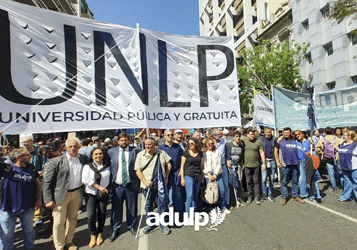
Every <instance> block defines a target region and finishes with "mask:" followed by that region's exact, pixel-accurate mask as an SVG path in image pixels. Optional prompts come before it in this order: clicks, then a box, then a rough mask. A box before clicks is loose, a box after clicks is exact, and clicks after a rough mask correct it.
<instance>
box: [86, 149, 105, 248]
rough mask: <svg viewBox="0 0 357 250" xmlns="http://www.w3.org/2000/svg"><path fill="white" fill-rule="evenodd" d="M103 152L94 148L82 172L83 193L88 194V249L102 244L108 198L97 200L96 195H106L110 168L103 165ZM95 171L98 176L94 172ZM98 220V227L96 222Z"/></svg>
mask: <svg viewBox="0 0 357 250" xmlns="http://www.w3.org/2000/svg"><path fill="white" fill-rule="evenodd" d="M104 154H105V150H104V149H103V148H94V149H93V150H92V152H91V160H92V162H91V163H89V164H91V166H90V165H89V164H87V165H84V167H83V171H82V182H83V184H84V185H85V192H86V193H87V194H88V201H87V214H88V230H89V232H90V242H89V245H88V247H89V248H93V247H95V246H99V245H101V244H102V243H103V229H104V224H105V218H106V213H107V204H108V200H109V197H107V198H105V199H98V196H97V193H98V192H102V193H104V194H107V193H108V190H107V189H106V187H107V186H108V185H109V183H110V167H109V166H106V165H105V164H104V163H103V158H104ZM93 168H95V169H97V170H98V171H99V172H100V173H99V175H98V174H97V173H96V172H97V171H94V169H93ZM97 218H98V227H96V221H97Z"/></svg>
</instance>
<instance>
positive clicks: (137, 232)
mask: <svg viewBox="0 0 357 250" xmlns="http://www.w3.org/2000/svg"><path fill="white" fill-rule="evenodd" d="M149 194H150V188H148V192H147V193H146V197H145V203H144V207H143V210H142V211H141V216H140V220H139V226H138V229H137V230H136V236H135V239H137V238H138V234H139V230H140V226H141V221H142V219H143V215H144V211H145V206H146V202H147V200H148V197H149Z"/></svg>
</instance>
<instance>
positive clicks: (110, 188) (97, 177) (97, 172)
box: [89, 162, 114, 201]
mask: <svg viewBox="0 0 357 250" xmlns="http://www.w3.org/2000/svg"><path fill="white" fill-rule="evenodd" d="M89 167H90V168H91V169H92V170H93V171H94V173H95V183H96V184H98V185H100V180H101V175H100V173H101V172H103V171H104V170H105V169H107V168H108V167H109V166H103V168H102V169H100V170H98V169H97V168H96V167H95V166H94V163H92V162H91V163H89ZM105 189H106V190H107V193H103V192H101V191H100V190H97V196H96V199H97V200H98V201H103V200H105V199H108V198H109V197H110V196H112V195H113V193H114V191H113V185H112V184H109V185H108V186H107V187H106V188H105Z"/></svg>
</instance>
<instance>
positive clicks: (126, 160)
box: [115, 147, 130, 185]
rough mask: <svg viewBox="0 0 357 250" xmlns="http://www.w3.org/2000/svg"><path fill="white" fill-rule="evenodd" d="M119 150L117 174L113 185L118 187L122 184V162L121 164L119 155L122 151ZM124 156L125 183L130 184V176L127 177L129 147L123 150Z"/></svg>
mask: <svg viewBox="0 0 357 250" xmlns="http://www.w3.org/2000/svg"><path fill="white" fill-rule="evenodd" d="M118 148H119V156H118V162H119V166H118V172H117V176H116V178H115V183H116V184H118V185H121V184H123V182H122V162H121V154H122V153H123V149H122V148H121V147H118ZM124 155H125V162H126V176H127V177H126V183H130V175H129V147H126V149H125V150H124Z"/></svg>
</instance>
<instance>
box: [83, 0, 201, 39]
mask: <svg viewBox="0 0 357 250" xmlns="http://www.w3.org/2000/svg"><path fill="white" fill-rule="evenodd" d="M87 4H88V6H89V9H90V10H91V11H92V13H93V14H94V19H96V20H99V21H104V22H109V23H114V24H119V25H123V26H128V27H132V28H135V27H136V23H139V24H140V27H141V28H145V29H151V30H156V31H162V32H167V33H173V34H180V35H193V36H198V35H199V13H198V0H87Z"/></svg>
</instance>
